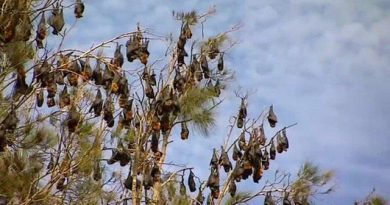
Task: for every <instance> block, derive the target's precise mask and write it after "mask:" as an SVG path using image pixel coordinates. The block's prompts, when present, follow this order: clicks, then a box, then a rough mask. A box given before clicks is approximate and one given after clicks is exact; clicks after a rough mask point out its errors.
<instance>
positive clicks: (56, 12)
mask: <svg viewBox="0 0 390 205" xmlns="http://www.w3.org/2000/svg"><path fill="white" fill-rule="evenodd" d="M48 24H49V25H50V26H51V27H52V28H53V32H52V33H53V34H54V35H58V33H59V32H61V30H62V28H63V27H64V25H65V20H64V13H63V9H62V7H61V8H60V4H59V3H58V2H57V4H56V7H55V8H54V9H53V10H52V12H51V16H50V17H49V20H48Z"/></svg>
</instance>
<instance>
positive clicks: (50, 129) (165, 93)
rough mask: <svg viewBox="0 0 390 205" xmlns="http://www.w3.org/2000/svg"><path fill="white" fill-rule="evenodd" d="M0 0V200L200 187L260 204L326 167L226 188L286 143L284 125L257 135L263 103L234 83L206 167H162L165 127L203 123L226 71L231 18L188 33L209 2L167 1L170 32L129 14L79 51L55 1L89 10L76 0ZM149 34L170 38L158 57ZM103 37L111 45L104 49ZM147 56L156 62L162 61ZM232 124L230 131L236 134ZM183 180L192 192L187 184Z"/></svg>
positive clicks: (136, 194) (120, 199)
mask: <svg viewBox="0 0 390 205" xmlns="http://www.w3.org/2000/svg"><path fill="white" fill-rule="evenodd" d="M0 5H2V7H1V16H0V19H1V21H0V22H1V23H0V28H1V30H0V52H1V58H0V59H1V60H0V65H1V67H0V70H1V73H0V82H1V83H0V85H1V88H0V89H1V92H2V93H1V94H2V95H1V98H0V106H1V108H2V109H1V110H2V111H1V112H0V122H1V123H0V204H114V203H115V204H116V203H123V204H127V202H128V201H129V202H130V201H131V203H132V204H140V203H141V202H144V203H147V204H199V203H200V202H201V201H205V197H204V196H205V194H206V193H209V195H208V197H207V198H208V199H207V201H208V202H207V203H208V204H212V203H216V204H222V203H224V200H228V201H229V202H228V203H230V204H237V203H245V202H247V201H249V200H251V199H252V198H254V197H257V196H261V195H263V196H265V203H268V204H273V203H274V202H275V201H274V200H276V201H278V200H284V201H283V203H290V200H293V201H294V203H295V204H298V203H301V204H307V203H308V200H309V196H310V195H312V194H316V193H317V190H315V189H313V187H315V186H316V185H318V184H322V183H325V184H326V183H327V182H328V181H329V180H330V178H331V176H332V175H331V173H324V174H319V173H318V168H316V167H315V166H313V165H311V164H306V165H304V167H303V168H302V170H301V172H299V174H298V178H296V179H295V180H294V181H290V174H286V173H275V179H274V180H271V181H267V182H266V183H265V185H264V187H263V189H261V190H260V191H259V192H257V193H247V194H242V193H237V194H236V192H237V190H236V189H237V187H236V183H239V182H241V181H243V180H245V179H248V178H249V177H251V176H252V178H253V181H254V182H255V183H258V182H259V181H260V180H261V178H262V175H263V172H264V171H265V170H267V169H268V167H269V165H270V160H274V159H275V156H276V155H277V154H281V153H283V152H286V151H287V150H288V148H289V143H288V138H287V130H288V129H289V128H290V127H292V126H294V125H295V124H292V125H290V126H286V127H285V128H283V129H281V130H278V131H276V132H275V133H274V135H273V136H272V137H269V138H267V137H266V133H265V130H264V127H265V126H268V125H269V126H270V127H271V128H273V127H275V123H277V121H278V119H277V116H276V114H275V112H274V110H273V106H272V105H271V106H270V107H269V109H267V110H265V111H262V112H261V113H260V114H259V115H258V116H257V117H256V118H255V119H250V117H249V116H248V111H247V100H248V97H249V96H248V94H243V93H242V92H239V91H237V92H236V96H237V97H239V98H240V99H241V105H240V106H239V108H238V113H237V116H234V117H233V118H232V119H233V121H232V122H231V124H230V125H229V127H230V129H229V130H228V136H227V138H226V140H225V143H224V144H223V145H222V146H221V149H215V150H214V152H213V153H211V154H212V158H211V162H210V167H209V168H210V176H209V178H208V179H201V178H200V177H198V176H196V169H194V168H192V167H182V168H180V169H179V170H177V171H175V172H167V171H164V164H165V158H166V155H167V154H168V153H167V147H168V146H169V143H170V141H171V140H172V135H174V134H175V131H178V132H179V133H180V138H181V139H182V140H186V139H188V137H191V135H192V133H193V132H198V133H200V134H204V135H207V134H208V132H209V130H210V129H211V128H212V126H213V125H214V123H215V119H214V115H213V111H214V110H215V109H217V108H218V105H219V104H220V103H222V100H220V98H219V96H220V94H221V92H222V91H223V90H224V85H225V84H227V83H229V79H230V78H231V76H232V71H230V70H228V69H227V68H226V67H225V66H224V54H225V53H227V52H229V49H230V48H231V47H232V46H233V45H234V44H235V43H234V41H232V40H231V39H230V38H229V36H228V35H229V33H230V32H232V31H234V30H236V29H238V27H234V28H232V29H231V30H228V31H225V32H223V33H221V34H219V35H216V36H213V37H209V38H204V37H203V36H202V37H197V38H196V36H198V35H196V34H197V33H195V32H194V33H193V30H194V28H195V27H197V26H199V24H200V23H201V22H204V21H206V20H207V18H209V17H210V16H211V15H212V14H213V13H214V12H215V11H213V10H210V11H208V12H206V13H205V14H199V13H197V12H195V11H191V12H188V13H185V12H174V13H173V17H174V19H175V20H177V21H179V22H181V26H180V29H178V33H179V34H178V37H177V38H173V37H171V38H161V37H160V36H159V35H156V34H153V33H150V32H148V31H146V30H143V29H142V26H141V25H137V27H136V30H135V31H132V32H128V33H124V34H121V35H119V36H116V37H114V38H112V39H110V40H107V41H104V42H101V43H100V44H98V45H97V46H93V47H91V48H90V49H89V50H84V51H82V50H78V49H63V47H62V46H63V45H64V44H66V42H67V41H66V36H67V34H68V31H67V28H66V24H65V23H66V22H65V18H64V12H63V10H64V9H73V10H74V17H75V18H77V19H80V20H82V19H83V18H88V16H84V15H83V11H84V9H85V5H84V3H83V2H82V1H81V0H76V1H74V2H72V3H68V2H66V1H62V0H21V1H9V0H0ZM87 9H88V8H87ZM49 31H51V34H50V32H49ZM48 36H53V37H54V38H50V39H48ZM199 36H200V35H199ZM48 41H56V42H57V43H58V45H59V46H58V47H54V46H52V45H53V43H52V42H48ZM153 41H167V42H168V44H169V46H168V47H167V51H166V54H165V57H164V58H163V59H158V60H156V61H154V62H152V61H151V60H150V58H149V56H150V55H153V53H149V49H148V48H149V43H150V44H152V43H153ZM123 45H125V47H126V48H125V49H122V46H123ZM109 46H113V47H115V51H114V52H113V53H106V52H105V48H106V47H109ZM123 50H124V51H123ZM158 61H162V62H164V63H165V66H164V67H163V68H162V69H159V68H158V67H157V66H155V64H156V62H158ZM130 65H131V66H132V68H131V69H129V68H128V66H130ZM133 67H135V69H134V68H133ZM29 80H31V83H27V81H29ZM45 102H46V103H45ZM267 121H268V123H266V122H267ZM191 128H192V129H191ZM233 129H238V130H240V132H241V134H240V135H239V136H238V137H237V138H236V139H234V137H233V134H232V133H233V132H232V131H233ZM267 135H268V134H267ZM229 155H231V156H232V157H229ZM230 158H232V159H233V160H234V161H236V163H235V164H234V166H233V164H232V163H231V161H230ZM117 170H126V174H125V175H122V174H121V173H122V172H120V171H117ZM222 170H224V171H225V172H226V180H225V181H222V180H220V173H222V172H223V171H222ZM221 182H222V183H221ZM187 188H188V190H190V192H195V191H196V190H197V191H198V193H197V194H196V195H195V196H190V195H189V194H188V192H187ZM206 188H207V189H206ZM227 195H230V196H231V199H227V198H228V197H226V196H227Z"/></svg>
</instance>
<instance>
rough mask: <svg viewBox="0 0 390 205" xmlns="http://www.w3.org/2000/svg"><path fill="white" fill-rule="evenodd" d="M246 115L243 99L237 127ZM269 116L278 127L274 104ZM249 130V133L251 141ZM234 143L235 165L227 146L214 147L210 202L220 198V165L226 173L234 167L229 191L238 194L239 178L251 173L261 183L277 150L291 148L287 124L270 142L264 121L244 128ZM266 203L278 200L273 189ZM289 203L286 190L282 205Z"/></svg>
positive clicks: (269, 120)
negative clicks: (275, 198)
mask: <svg viewBox="0 0 390 205" xmlns="http://www.w3.org/2000/svg"><path fill="white" fill-rule="evenodd" d="M246 117H247V109H246V104H245V102H244V99H242V102H241V106H240V109H239V113H238V116H237V122H236V125H237V127H238V128H242V127H243V123H244V122H245V118H246ZM267 120H268V123H269V125H270V127H272V128H273V127H275V125H276V123H277V116H276V115H275V113H274V111H273V106H270V108H269V111H268V115H267ZM246 133H249V140H248V141H247V138H246ZM275 142H276V146H275ZM237 145H238V146H237ZM232 147H233V152H232V159H233V160H234V161H235V162H236V163H235V166H234V168H233V166H232V163H231V161H230V159H229V156H228V151H227V150H225V148H224V147H221V152H220V154H219V155H218V153H217V150H216V149H214V151H213V155H212V158H211V160H210V170H211V171H210V175H209V178H208V180H207V186H208V187H209V188H210V192H211V193H210V195H209V198H208V199H207V202H208V204H213V203H214V202H213V199H217V198H218V197H219V195H220V190H219V187H220V178H219V167H222V168H223V170H224V171H225V172H226V173H229V172H230V171H231V181H230V183H229V187H228V191H229V193H230V195H231V196H232V197H234V196H235V195H236V191H237V185H236V182H240V181H241V180H246V179H248V178H249V176H251V175H252V179H253V182H255V183H259V180H260V179H261V178H262V176H263V172H264V170H268V169H269V165H270V160H274V159H275V158H276V153H279V154H280V153H282V152H286V151H287V149H288V148H289V143H288V139H287V134H286V128H283V129H282V130H280V131H278V132H277V134H276V135H275V137H272V138H271V139H270V140H269V141H268V142H267V138H266V136H265V132H264V127H263V124H261V125H259V126H257V127H254V128H253V129H252V131H251V132H247V131H246V130H243V131H242V133H241V134H240V136H239V137H238V139H237V140H236V141H235V142H234V144H233V145H232ZM228 180H229V179H228ZM202 203H203V201H200V204H202ZM264 204H267V205H273V204H275V202H274V200H273V198H272V196H271V193H267V195H266V197H265V201H264ZM290 204H291V203H290V201H289V199H288V194H286V195H285V197H284V200H283V205H290Z"/></svg>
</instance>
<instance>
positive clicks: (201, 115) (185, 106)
mask: <svg viewBox="0 0 390 205" xmlns="http://www.w3.org/2000/svg"><path fill="white" fill-rule="evenodd" d="M213 97H214V92H213V91H212V90H210V89H207V88H196V87H193V88H190V89H189V90H188V91H187V92H186V93H185V94H184V95H183V96H182V97H181V98H180V102H179V104H180V111H181V115H182V118H183V119H184V120H191V125H192V126H193V127H194V128H195V129H196V130H197V131H199V132H200V133H201V134H203V135H206V136H207V135H208V134H209V129H210V128H211V127H212V126H214V124H215V119H214V113H213V111H212V110H211V109H210V104H211V100H212V99H213Z"/></svg>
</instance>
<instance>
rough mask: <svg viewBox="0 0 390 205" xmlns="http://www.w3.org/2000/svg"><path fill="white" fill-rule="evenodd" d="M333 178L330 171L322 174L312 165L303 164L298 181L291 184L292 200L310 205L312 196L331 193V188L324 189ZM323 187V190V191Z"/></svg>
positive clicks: (309, 163)
mask: <svg viewBox="0 0 390 205" xmlns="http://www.w3.org/2000/svg"><path fill="white" fill-rule="evenodd" d="M333 176H334V173H333V172H332V171H324V172H322V171H321V170H320V169H319V167H318V166H316V165H314V164H313V163H311V162H306V163H304V164H303V166H302V167H301V169H300V170H299V172H298V179H297V180H296V181H295V182H294V183H293V184H292V187H291V189H292V193H291V197H292V199H293V200H294V201H297V202H300V203H302V204H310V197H311V196H312V195H315V194H318V193H321V194H328V193H330V192H332V191H333V187H332V186H331V187H329V188H326V187H327V185H328V184H329V183H330V182H331V180H332V179H333ZM324 187H325V190H323V189H324Z"/></svg>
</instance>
